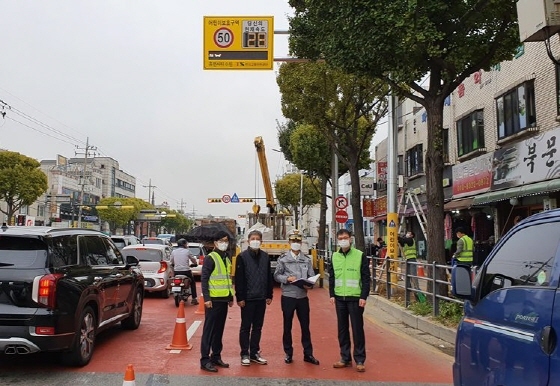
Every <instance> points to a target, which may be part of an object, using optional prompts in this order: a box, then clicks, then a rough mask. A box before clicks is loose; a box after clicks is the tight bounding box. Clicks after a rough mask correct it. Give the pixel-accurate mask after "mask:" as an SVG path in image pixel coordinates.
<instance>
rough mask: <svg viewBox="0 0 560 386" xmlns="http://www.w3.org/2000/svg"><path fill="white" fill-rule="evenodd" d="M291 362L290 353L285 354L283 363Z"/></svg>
mask: <svg viewBox="0 0 560 386" xmlns="http://www.w3.org/2000/svg"><path fill="white" fill-rule="evenodd" d="M292 362H293V359H292V356H291V355H286V357H285V358H284V363H285V364H287V365H289V364H290V363H292Z"/></svg>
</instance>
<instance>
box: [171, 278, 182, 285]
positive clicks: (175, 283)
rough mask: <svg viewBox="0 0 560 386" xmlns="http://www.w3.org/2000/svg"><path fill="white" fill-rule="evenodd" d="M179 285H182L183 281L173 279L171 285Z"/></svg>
mask: <svg viewBox="0 0 560 386" xmlns="http://www.w3.org/2000/svg"><path fill="white" fill-rule="evenodd" d="M181 283H183V280H181V279H176V278H175V279H173V285H181Z"/></svg>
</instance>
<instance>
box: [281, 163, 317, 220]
mask: <svg viewBox="0 0 560 386" xmlns="http://www.w3.org/2000/svg"><path fill="white" fill-rule="evenodd" d="M301 179H302V175H301V174H295V173H294V174H286V175H285V176H284V177H282V178H281V179H279V180H276V184H275V185H276V186H275V191H276V198H278V202H279V203H280V204H282V205H284V206H288V207H291V208H292V213H294V215H295V217H296V228H298V229H299V228H301V226H300V224H299V216H300V208H299V204H300V197H301V198H302V202H303V207H304V208H305V207H308V206H309V205H315V204H318V203H319V201H320V199H321V197H320V195H319V191H318V189H317V186H314V183H313V181H312V180H311V178H309V177H308V176H305V175H304V176H303V192H302V190H301V189H302V185H301ZM301 193H303V194H301Z"/></svg>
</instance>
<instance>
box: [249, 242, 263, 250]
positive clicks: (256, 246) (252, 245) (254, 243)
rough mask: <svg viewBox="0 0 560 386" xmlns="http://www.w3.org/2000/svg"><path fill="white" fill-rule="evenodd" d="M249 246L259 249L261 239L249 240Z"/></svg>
mask: <svg viewBox="0 0 560 386" xmlns="http://www.w3.org/2000/svg"><path fill="white" fill-rule="evenodd" d="M249 246H250V247H251V248H252V249H259V248H260V247H261V241H260V240H251V241H249Z"/></svg>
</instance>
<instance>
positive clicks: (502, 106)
mask: <svg viewBox="0 0 560 386" xmlns="http://www.w3.org/2000/svg"><path fill="white" fill-rule="evenodd" d="M496 109H497V111H498V139H503V138H506V137H509V136H510V135H513V134H517V133H519V132H521V131H523V130H525V129H526V128H528V127H533V126H535V124H536V122H537V115H536V113H535V83H534V81H530V82H525V83H523V84H521V85H519V86H517V87H515V88H514V89H513V90H510V91H508V92H507V93H506V94H504V95H502V96H500V97H499V98H498V99H496Z"/></svg>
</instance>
